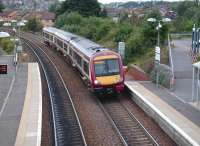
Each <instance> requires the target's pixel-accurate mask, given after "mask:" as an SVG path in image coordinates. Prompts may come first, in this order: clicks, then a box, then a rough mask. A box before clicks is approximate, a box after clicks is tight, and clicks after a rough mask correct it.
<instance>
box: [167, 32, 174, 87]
mask: <svg viewBox="0 0 200 146" xmlns="http://www.w3.org/2000/svg"><path fill="white" fill-rule="evenodd" d="M168 49H169V64H170V68H171V71H172V77H171V78H170V89H173V86H174V64H173V59H172V48H171V43H170V37H169V34H168Z"/></svg>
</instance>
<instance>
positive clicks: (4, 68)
mask: <svg viewBox="0 0 200 146" xmlns="http://www.w3.org/2000/svg"><path fill="white" fill-rule="evenodd" d="M7 70H8V67H7V65H5V64H0V74H7Z"/></svg>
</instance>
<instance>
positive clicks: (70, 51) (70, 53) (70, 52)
mask: <svg viewBox="0 0 200 146" xmlns="http://www.w3.org/2000/svg"><path fill="white" fill-rule="evenodd" d="M69 55H70V56H72V48H71V47H70V49H69Z"/></svg>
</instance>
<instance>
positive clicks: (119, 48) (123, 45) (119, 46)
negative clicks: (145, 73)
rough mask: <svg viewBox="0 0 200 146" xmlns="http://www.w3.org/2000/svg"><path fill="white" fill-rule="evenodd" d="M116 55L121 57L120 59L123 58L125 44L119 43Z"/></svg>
mask: <svg viewBox="0 0 200 146" xmlns="http://www.w3.org/2000/svg"><path fill="white" fill-rule="evenodd" d="M118 53H119V54H120V55H121V56H122V58H124V57H125V42H119V44H118Z"/></svg>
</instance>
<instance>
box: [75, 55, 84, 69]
mask: <svg viewBox="0 0 200 146" xmlns="http://www.w3.org/2000/svg"><path fill="white" fill-rule="evenodd" d="M75 59H76V62H77V63H78V64H79V66H80V67H82V64H81V57H80V56H79V55H78V54H77V53H75Z"/></svg>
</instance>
